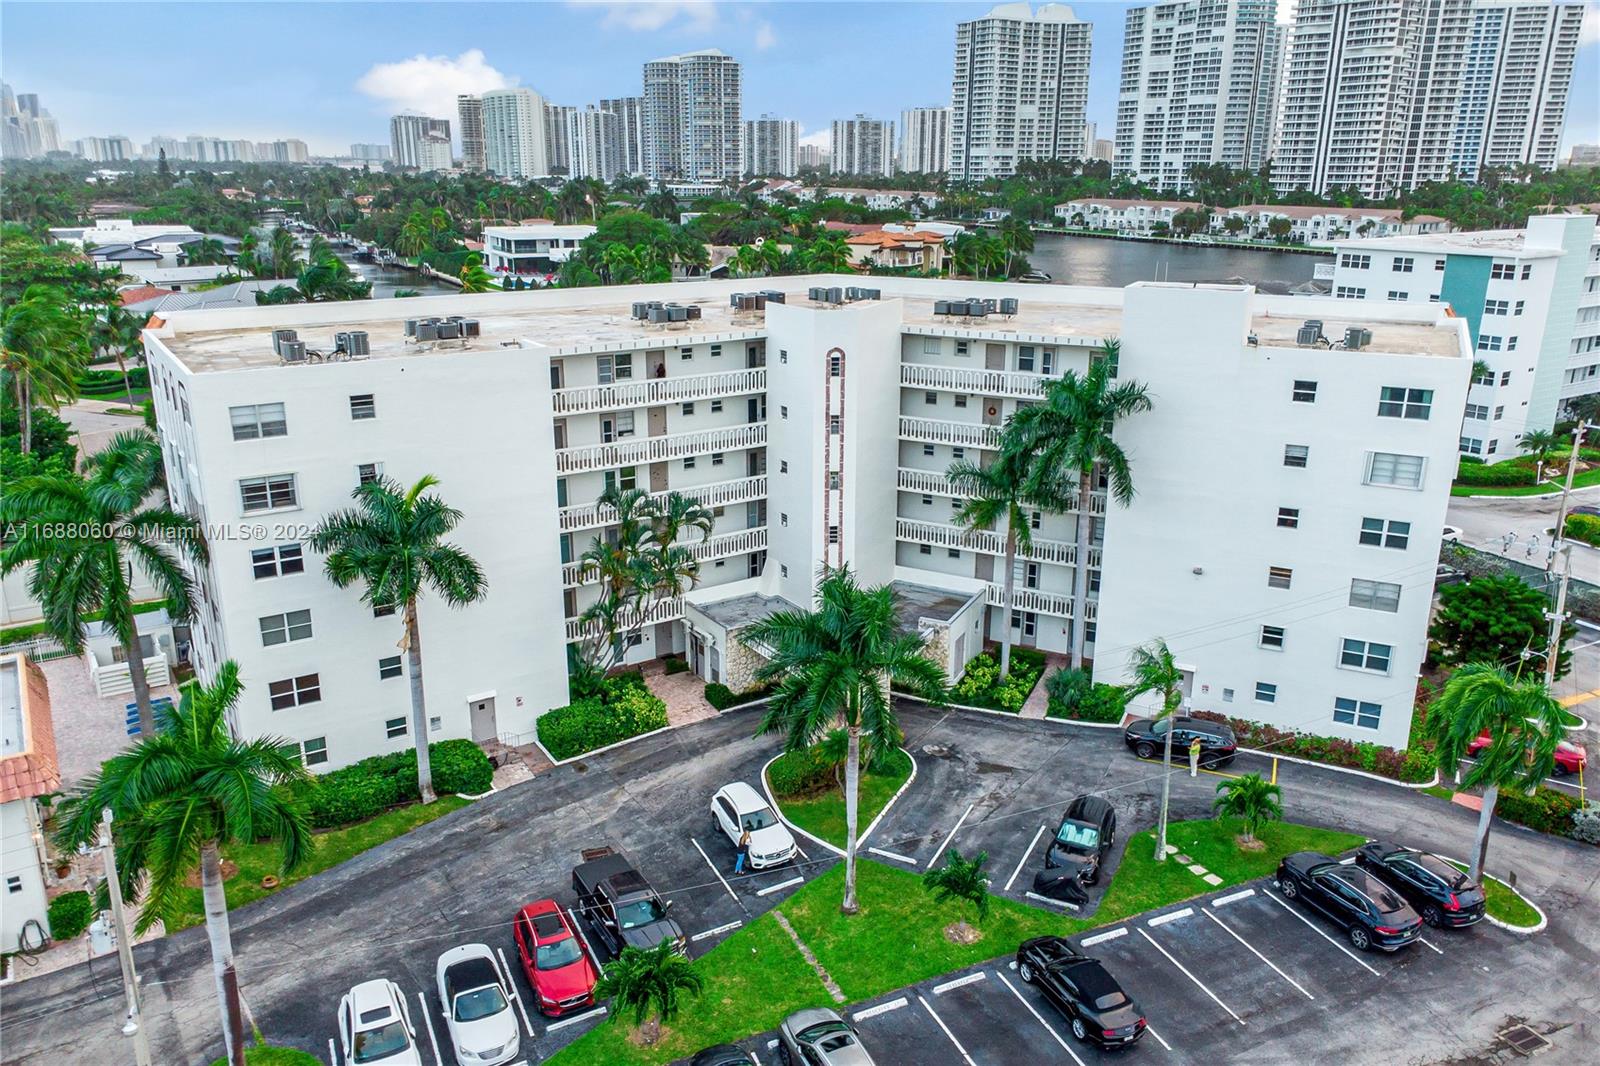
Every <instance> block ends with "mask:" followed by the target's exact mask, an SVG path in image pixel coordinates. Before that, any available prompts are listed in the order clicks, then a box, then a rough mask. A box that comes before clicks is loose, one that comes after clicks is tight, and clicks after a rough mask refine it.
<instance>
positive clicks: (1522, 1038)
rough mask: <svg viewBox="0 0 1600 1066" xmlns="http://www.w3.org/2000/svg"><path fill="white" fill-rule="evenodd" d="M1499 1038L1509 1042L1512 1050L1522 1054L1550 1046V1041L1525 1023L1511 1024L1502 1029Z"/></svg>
mask: <svg viewBox="0 0 1600 1066" xmlns="http://www.w3.org/2000/svg"><path fill="white" fill-rule="evenodd" d="M1500 1039H1501V1040H1504V1041H1505V1042H1506V1043H1507V1044H1509V1045H1510V1046H1511V1050H1512V1051H1515V1052H1516V1053H1517V1054H1519V1055H1524V1056H1527V1055H1532V1054H1535V1053H1536V1052H1540V1051H1543V1050H1544V1049H1545V1048H1547V1047H1549V1046H1550V1041H1548V1040H1546V1039H1545V1038H1544V1037H1542V1036H1540V1035H1539V1034H1538V1033H1536V1032H1534V1031H1533V1030H1532V1029H1529V1028H1528V1027H1527V1026H1526V1025H1513V1026H1512V1027H1511V1028H1509V1029H1502V1030H1501V1031H1500Z"/></svg>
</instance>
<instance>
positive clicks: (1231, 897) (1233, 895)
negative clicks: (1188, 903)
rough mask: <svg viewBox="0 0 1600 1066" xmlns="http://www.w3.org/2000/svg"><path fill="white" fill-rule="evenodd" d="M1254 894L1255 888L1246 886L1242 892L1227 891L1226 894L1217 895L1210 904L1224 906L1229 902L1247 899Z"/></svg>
mask: <svg viewBox="0 0 1600 1066" xmlns="http://www.w3.org/2000/svg"><path fill="white" fill-rule="evenodd" d="M1255 894H1256V890H1255V889H1253V888H1247V889H1245V890H1244V891H1243V892H1229V893H1228V894H1227V895H1226V896H1218V897H1217V898H1216V899H1214V900H1212V901H1211V905H1212V906H1213V907H1225V906H1227V905H1228V904H1230V903H1238V902H1239V901H1240V900H1241V899H1249V898H1250V897H1251V896H1253V895H1255Z"/></svg>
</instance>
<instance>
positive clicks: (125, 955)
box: [100, 807, 150, 1066]
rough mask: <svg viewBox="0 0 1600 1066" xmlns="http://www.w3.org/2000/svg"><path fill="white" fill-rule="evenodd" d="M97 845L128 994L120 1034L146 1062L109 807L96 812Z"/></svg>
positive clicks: (144, 1065)
mask: <svg viewBox="0 0 1600 1066" xmlns="http://www.w3.org/2000/svg"><path fill="white" fill-rule="evenodd" d="M100 820H101V827H100V847H101V848H102V849H104V851H105V858H106V891H107V893H109V895H110V896H111V924H112V927H113V929H114V931H115V933H116V937H117V961H118V962H120V963H121V964H122V989H123V991H124V992H126V993H127V996H128V1020H127V1022H126V1023H125V1024H124V1025H123V1026H122V1035H123V1036H131V1037H133V1060H134V1062H135V1063H136V1064H137V1066H150V1034H149V1033H148V1032H146V1031H145V1027H144V1011H143V1005H142V1004H141V1002H140V997H139V974H138V973H137V972H136V971H135V970H134V968H133V940H132V938H130V937H129V935H128V923H127V921H126V919H125V917H124V915H123V911H122V883H121V882H120V881H118V880H117V849H116V846H115V845H114V844H112V842H111V808H110V807H107V808H105V809H104V810H102V811H101V812H100Z"/></svg>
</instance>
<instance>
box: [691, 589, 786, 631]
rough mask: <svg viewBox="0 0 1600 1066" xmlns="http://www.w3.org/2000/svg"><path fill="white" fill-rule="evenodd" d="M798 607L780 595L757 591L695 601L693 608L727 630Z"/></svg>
mask: <svg viewBox="0 0 1600 1066" xmlns="http://www.w3.org/2000/svg"><path fill="white" fill-rule="evenodd" d="M799 609H800V608H798V607H796V606H795V605H794V604H792V603H790V602H789V601H788V600H786V599H784V598H783V597H782V596H763V595H762V594H761V593H759V592H750V593H746V594H745V595H743V596H733V597H730V598H729V599H726V600H715V601H712V602H710V603H697V604H695V610H697V611H699V612H700V613H701V614H703V615H705V616H706V617H707V618H709V619H711V620H712V621H713V622H715V623H717V624H718V625H720V626H722V627H723V628H724V629H727V630H735V629H741V628H743V627H744V626H747V625H750V624H752V623H755V622H760V621H763V620H764V619H766V618H769V617H771V616H772V615H775V614H777V613H778V612H779V611H798V610H799Z"/></svg>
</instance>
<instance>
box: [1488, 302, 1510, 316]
mask: <svg viewBox="0 0 1600 1066" xmlns="http://www.w3.org/2000/svg"><path fill="white" fill-rule="evenodd" d="M1510 308H1511V301H1510V300H1485V301H1483V313H1484V314H1486V315H1503V314H1505V313H1506V312H1507V311H1509V310H1510Z"/></svg>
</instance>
